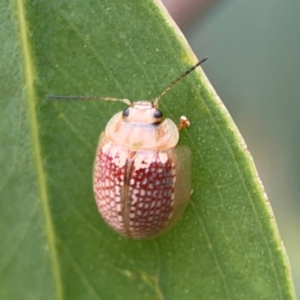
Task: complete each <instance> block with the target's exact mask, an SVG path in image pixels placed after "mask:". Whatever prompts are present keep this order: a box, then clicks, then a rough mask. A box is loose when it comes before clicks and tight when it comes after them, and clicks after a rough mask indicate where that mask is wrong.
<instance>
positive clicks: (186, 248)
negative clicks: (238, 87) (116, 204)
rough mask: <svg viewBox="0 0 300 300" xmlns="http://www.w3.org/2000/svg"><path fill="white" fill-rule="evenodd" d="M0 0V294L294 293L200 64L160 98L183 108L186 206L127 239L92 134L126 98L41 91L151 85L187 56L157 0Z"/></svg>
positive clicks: (139, 92)
mask: <svg viewBox="0 0 300 300" xmlns="http://www.w3.org/2000/svg"><path fill="white" fill-rule="evenodd" d="M0 8H1V13H2V14H1V15H2V18H1V28H2V30H1V31H0V34H1V41H2V47H1V50H0V51H1V56H0V65H1V69H0V72H1V75H0V87H1V95H2V96H1V100H0V101H1V107H2V110H1V112H0V115H1V118H0V138H1V140H0V143H1V147H0V168H1V173H0V199H1V212H0V214H1V217H0V224H1V227H0V238H1V241H2V243H1V244H2V246H1V248H0V274H1V279H0V298H1V299H13V300H15V299H43V300H47V299H71V300H75V299H172V300H174V299H272V300H273V299H284V300H286V299H294V298H295V296H294V291H293V287H292V283H291V278H290V273H289V266H288V261H287V258H286V255H285V253H284V248H283V246H282V244H281V240H280V237H279V235H278V233H277V229H276V225H275V221H274V217H273V215H272V212H271V208H270V205H269V203H268V200H267V198H266V196H265V194H264V191H263V188H262V185H261V183H260V180H259V178H258V176H257V173H256V170H255V168H254V165H253V162H252V158H251V156H250V154H249V151H248V150H247V148H246V146H245V144H244V142H243V140H242V138H241V136H240V134H239V132H238V131H237V129H236V127H235V125H234V124H233V122H232V120H231V119H230V116H229V115H228V113H227V111H226V109H225V108H224V106H223V105H222V103H221V101H220V100H219V99H218V97H217V96H216V94H215V92H214V91H213V89H212V88H211V86H210V84H209V82H208V81H207V79H206V78H205V76H204V74H203V73H202V71H199V70H198V71H196V72H194V73H193V74H191V75H189V76H188V77H187V78H185V79H184V80H182V81H181V82H180V83H178V84H177V85H176V86H175V87H174V88H173V89H172V90H171V91H170V92H168V93H167V94H166V95H165V96H164V98H163V99H162V100H161V105H160V108H161V110H162V111H163V112H164V115H165V116H168V117H169V118H172V119H173V120H174V121H175V122H177V120H179V117H180V116H181V115H186V116H188V117H189V118H190V120H191V126H190V128H188V129H187V130H183V132H181V140H180V143H181V144H185V145H188V146H189V147H190V148H191V151H192V161H193V166H192V176H193V179H192V186H193V195H192V197H191V201H190V203H189V205H188V207H187V210H186V212H185V214H184V216H183V218H182V219H181V220H180V222H179V223H178V224H177V225H176V226H175V227H174V228H173V229H171V230H170V231H169V232H168V233H166V234H165V235H163V236H161V237H159V238H156V239H152V240H146V241H135V240H129V239H126V238H123V237H121V236H119V235H118V234H116V233H114V232H113V231H112V230H111V229H110V228H108V226H107V225H106V224H105V223H104V221H103V220H102V219H101V217H100V216H99V214H98V212H97V209H96V205H95V203H94V199H93V193H92V166H93V159H94V154H95V149H96V145H97V140H98V137H99V135H100V133H101V131H103V129H104V127H105V124H106V123H107V122H108V120H109V119H110V117H111V116H112V115H113V114H114V113H116V112H117V111H119V110H121V109H123V108H124V105H122V104H121V103H113V102H109V103H106V102H101V101H99V102H93V101H90V102H88V101H87V102H80V101H78V102H61V101H57V102H55V101H48V100H46V99H45V95H46V94H59V95H99V96H112V97H123V98H124V97H125V98H128V99H131V100H138V99H149V100H151V99H153V98H154V97H155V96H157V95H158V94H159V93H160V92H161V91H162V90H163V89H164V88H165V87H166V86H167V85H168V84H169V83H170V82H171V81H172V80H174V79H175V78H176V77H177V76H178V75H180V74H181V73H182V72H183V71H185V70H186V69H187V68H188V67H190V66H191V65H193V64H194V63H195V62H196V58H195V57H194V55H193V53H192V52H191V50H190V49H189V46H188V45H187V43H186V42H185V40H184V39H183V37H182V35H181V33H180V32H179V31H178V29H177V28H176V26H175V25H174V24H173V22H172V21H171V20H170V18H169V17H168V15H167V14H166V12H165V11H164V10H163V9H162V8H161V7H160V5H159V3H158V2H153V1H133V0H128V1H123V2H122V1H117V0H110V1H103V0H102V1H94V0H90V1H66V0H65V1H45V0H39V1H33V0H28V1H26V2H22V1H21V0H16V1H15V2H9V1H2V2H1V3H0ZM208 63H209V62H208ZM204 68H205V67H204Z"/></svg>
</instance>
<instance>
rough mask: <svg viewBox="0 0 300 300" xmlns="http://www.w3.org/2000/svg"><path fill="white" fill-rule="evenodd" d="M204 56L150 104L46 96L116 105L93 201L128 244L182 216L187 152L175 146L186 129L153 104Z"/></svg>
mask: <svg viewBox="0 0 300 300" xmlns="http://www.w3.org/2000/svg"><path fill="white" fill-rule="evenodd" d="M206 60H207V57H206V58H204V59H202V60H201V61H199V62H198V63H197V64H196V65H194V66H193V67H192V68H190V69H188V70H187V71H186V72H185V73H183V74H182V75H180V76H179V77H178V78H177V79H175V80H174V81H173V82H172V83H171V84H170V85H169V86H168V87H167V88H166V89H165V90H164V91H163V92H162V93H161V94H160V95H159V96H158V97H156V98H155V99H154V100H153V101H144V100H142V101H136V102H133V103H131V102H130V101H129V100H128V99H119V98H111V97H89V96H87V97H85V96H52V95H50V96H47V97H48V98H50V99H70V100H76V99H78V100H86V99H90V100H105V101H120V102H123V103H125V104H126V105H127V106H128V107H127V108H125V109H124V110H123V111H121V112H118V113H116V114H115V115H114V116H113V117H112V118H111V119H110V121H109V122H108V123H107V125H106V128H105V130H104V132H102V133H101V135H100V138H99V142H98V147H97V151H96V157H95V162H94V172H93V189H94V195H95V201H96V204H97V207H98V210H99V212H100V214H101V215H102V217H103V219H104V220H105V222H106V223H107V224H108V225H109V226H110V227H112V228H113V229H114V230H115V231H116V232H118V233H120V234H121V235H123V236H127V237H130V238H134V239H145V238H151V237H155V236H158V235H160V234H162V233H164V232H165V231H166V230H167V229H169V228H171V227H172V226H173V225H174V224H175V223H176V222H177V221H178V220H179V219H180V217H181V216H182V214H183V212H184V210H185V207H186V205H187V203H188V201H189V198H190V194H191V153H190V150H189V148H188V147H187V146H179V145H177V143H178V141H179V131H180V130H181V129H182V128H185V127H188V126H189V125H190V122H189V120H188V119H187V118H186V117H184V116H182V117H181V118H180V121H179V124H178V125H176V124H175V123H174V122H173V121H172V120H171V119H168V118H165V119H164V118H163V113H162V112H161V111H160V110H159V109H158V103H159V101H160V99H161V98H162V96H163V95H165V93H166V92H168V91H169V90H170V89H171V88H172V87H173V86H174V85H175V84H176V83H178V82H179V81H180V80H181V79H182V78H184V77H185V76H187V75H188V74H189V73H191V72H192V71H193V70H194V69H195V68H196V67H198V66H199V65H201V64H202V63H203V62H204V61H206Z"/></svg>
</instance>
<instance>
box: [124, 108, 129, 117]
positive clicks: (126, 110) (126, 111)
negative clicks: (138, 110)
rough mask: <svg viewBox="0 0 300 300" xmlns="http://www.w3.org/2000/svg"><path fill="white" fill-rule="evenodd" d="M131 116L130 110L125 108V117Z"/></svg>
mask: <svg viewBox="0 0 300 300" xmlns="http://www.w3.org/2000/svg"><path fill="white" fill-rule="evenodd" d="M128 116H129V108H125V109H124V110H123V117H128Z"/></svg>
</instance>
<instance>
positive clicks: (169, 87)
mask: <svg viewBox="0 0 300 300" xmlns="http://www.w3.org/2000/svg"><path fill="white" fill-rule="evenodd" d="M207 60H208V56H206V57H204V58H203V59H201V60H200V61H199V62H198V63H196V64H195V65H194V66H193V67H191V68H190V69H188V70H187V71H185V72H184V73H183V74H181V75H180V76H179V77H178V78H176V79H175V80H174V81H173V82H172V83H171V84H170V85H169V86H167V87H166V88H165V89H164V90H163V91H162V93H161V94H160V95H159V96H158V97H156V98H155V99H154V101H153V105H154V106H157V104H158V101H159V100H160V99H161V97H162V96H163V95H164V94H166V93H167V92H168V91H169V90H170V89H171V88H172V87H173V86H174V85H175V84H176V83H178V82H179V81H180V80H181V79H183V78H184V77H185V76H187V75H189V74H190V73H191V72H192V71H194V70H195V69H196V68H197V67H198V66H200V65H201V64H202V63H204V62H205V61H207Z"/></svg>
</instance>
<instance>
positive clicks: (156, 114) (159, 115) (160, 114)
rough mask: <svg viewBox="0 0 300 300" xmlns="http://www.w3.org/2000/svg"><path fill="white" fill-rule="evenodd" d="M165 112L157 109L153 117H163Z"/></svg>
mask: <svg viewBox="0 0 300 300" xmlns="http://www.w3.org/2000/svg"><path fill="white" fill-rule="evenodd" d="M162 116H163V113H162V112H161V111H160V110H156V111H155V112H154V114H153V117H154V118H156V119H159V118H162Z"/></svg>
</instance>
